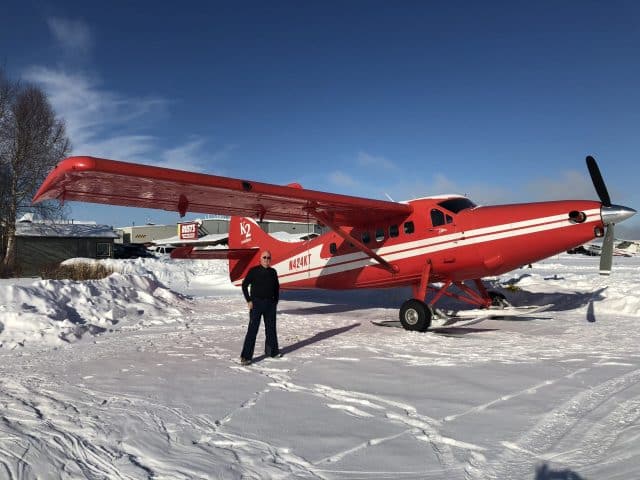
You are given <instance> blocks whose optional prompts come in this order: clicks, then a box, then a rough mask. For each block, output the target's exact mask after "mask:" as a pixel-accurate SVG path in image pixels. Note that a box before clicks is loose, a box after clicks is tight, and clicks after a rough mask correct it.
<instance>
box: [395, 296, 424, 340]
mask: <svg viewBox="0 0 640 480" xmlns="http://www.w3.org/2000/svg"><path fill="white" fill-rule="evenodd" d="M400 323H401V324H402V327H403V328H404V329H405V330H415V331H417V332H424V331H426V330H427V329H428V328H429V327H430V326H431V309H430V308H429V306H428V305H427V304H426V303H424V302H421V301H420V300H416V299H415V298H412V299H410V300H407V301H406V302H404V303H403V304H402V306H401V307H400Z"/></svg>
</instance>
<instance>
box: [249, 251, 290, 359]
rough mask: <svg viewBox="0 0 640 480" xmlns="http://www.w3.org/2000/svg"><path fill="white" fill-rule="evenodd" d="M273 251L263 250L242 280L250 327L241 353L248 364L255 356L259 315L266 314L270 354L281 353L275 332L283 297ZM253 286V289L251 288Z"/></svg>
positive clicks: (278, 354) (269, 355) (275, 355)
mask: <svg viewBox="0 0 640 480" xmlns="http://www.w3.org/2000/svg"><path fill="white" fill-rule="evenodd" d="M270 265H271V252H270V251H269V250H264V251H263V252H262V253H261V254H260V265H256V266H255V267H253V268H252V269H251V270H249V273H248V274H247V276H246V277H245V279H244V280H243V281H242V293H243V294H244V298H245V299H246V300H247V305H248V306H249V328H248V329H247V335H246V336H245V338H244V346H243V347H242V353H241V354H240V363H242V365H249V364H250V363H251V361H252V360H253V350H254V348H255V346H256V336H257V335H258V329H259V328H260V317H263V318H264V331H265V337H266V340H265V344H264V354H265V355H266V356H267V357H281V356H282V354H281V353H280V349H279V348H278V336H277V334H276V306H277V305H278V299H279V297H280V282H279V281H278V272H276V270H275V269H274V268H271V266H270ZM249 286H251V292H249Z"/></svg>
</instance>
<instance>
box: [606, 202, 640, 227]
mask: <svg viewBox="0 0 640 480" xmlns="http://www.w3.org/2000/svg"><path fill="white" fill-rule="evenodd" d="M635 214H636V211H635V210H634V209H633V208H629V207H623V206H621V205H609V206H608V207H606V206H604V205H603V206H602V208H600V215H601V216H602V222H603V223H604V224H605V225H610V224H612V223H620V222H622V221H624V220H626V219H627V218H630V217H633V216H634V215H635Z"/></svg>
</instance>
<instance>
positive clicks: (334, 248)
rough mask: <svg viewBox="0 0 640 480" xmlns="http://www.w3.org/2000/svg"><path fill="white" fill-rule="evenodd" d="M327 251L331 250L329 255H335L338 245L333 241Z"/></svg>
mask: <svg viewBox="0 0 640 480" xmlns="http://www.w3.org/2000/svg"><path fill="white" fill-rule="evenodd" d="M329 252H331V255H335V254H336V253H337V252H338V247H337V246H336V244H335V243H331V244H329Z"/></svg>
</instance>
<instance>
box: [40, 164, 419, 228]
mask: <svg viewBox="0 0 640 480" xmlns="http://www.w3.org/2000/svg"><path fill="white" fill-rule="evenodd" d="M52 199H58V200H60V201H63V202H64V201H79V202H92V203H105V204H109V205H121V206H130V207H145V208H155V209H162V210H169V211H177V212H179V213H180V215H181V216H184V215H185V213H186V212H197V213H210V214H222V215H240V216H246V217H253V218H258V219H260V220H262V219H271V220H283V221H297V222H307V221H309V220H310V218H318V217H322V218H325V219H328V220H330V221H331V222H333V223H334V224H335V225H348V226H358V225H361V224H364V223H365V222H367V220H368V223H370V222H371V220H370V219H371V218H376V219H377V220H378V221H380V222H391V221H398V222H400V221H402V219H404V218H406V217H407V216H408V215H409V214H410V213H411V212H412V207H411V206H410V205H408V204H405V203H397V202H391V201H386V200H374V199H369V198H362V197H353V196H349V195H340V194H335V193H326V192H320V191H315V190H307V189H304V188H301V187H300V186H299V185H297V184H292V185H288V186H282V185H274V184H269V183H260V182H254V181H251V180H242V179H237V178H229V177H220V176H216V175H207V174H202V173H193V172H186V171H182V170H173V169H168V168H161V167H154V166H149V165H139V164H134V163H126V162H119V161H115V160H107V159H102V158H94V157H70V158H67V159H65V160H63V161H62V162H60V163H59V164H58V165H57V166H56V167H55V169H54V170H52V171H51V173H49V175H48V176H47V178H46V179H45V181H44V182H43V184H42V186H41V187H40V189H39V190H38V191H37V192H36V195H35V196H34V198H33V203H37V202H41V201H43V200H52ZM314 214H315V216H314Z"/></svg>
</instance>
